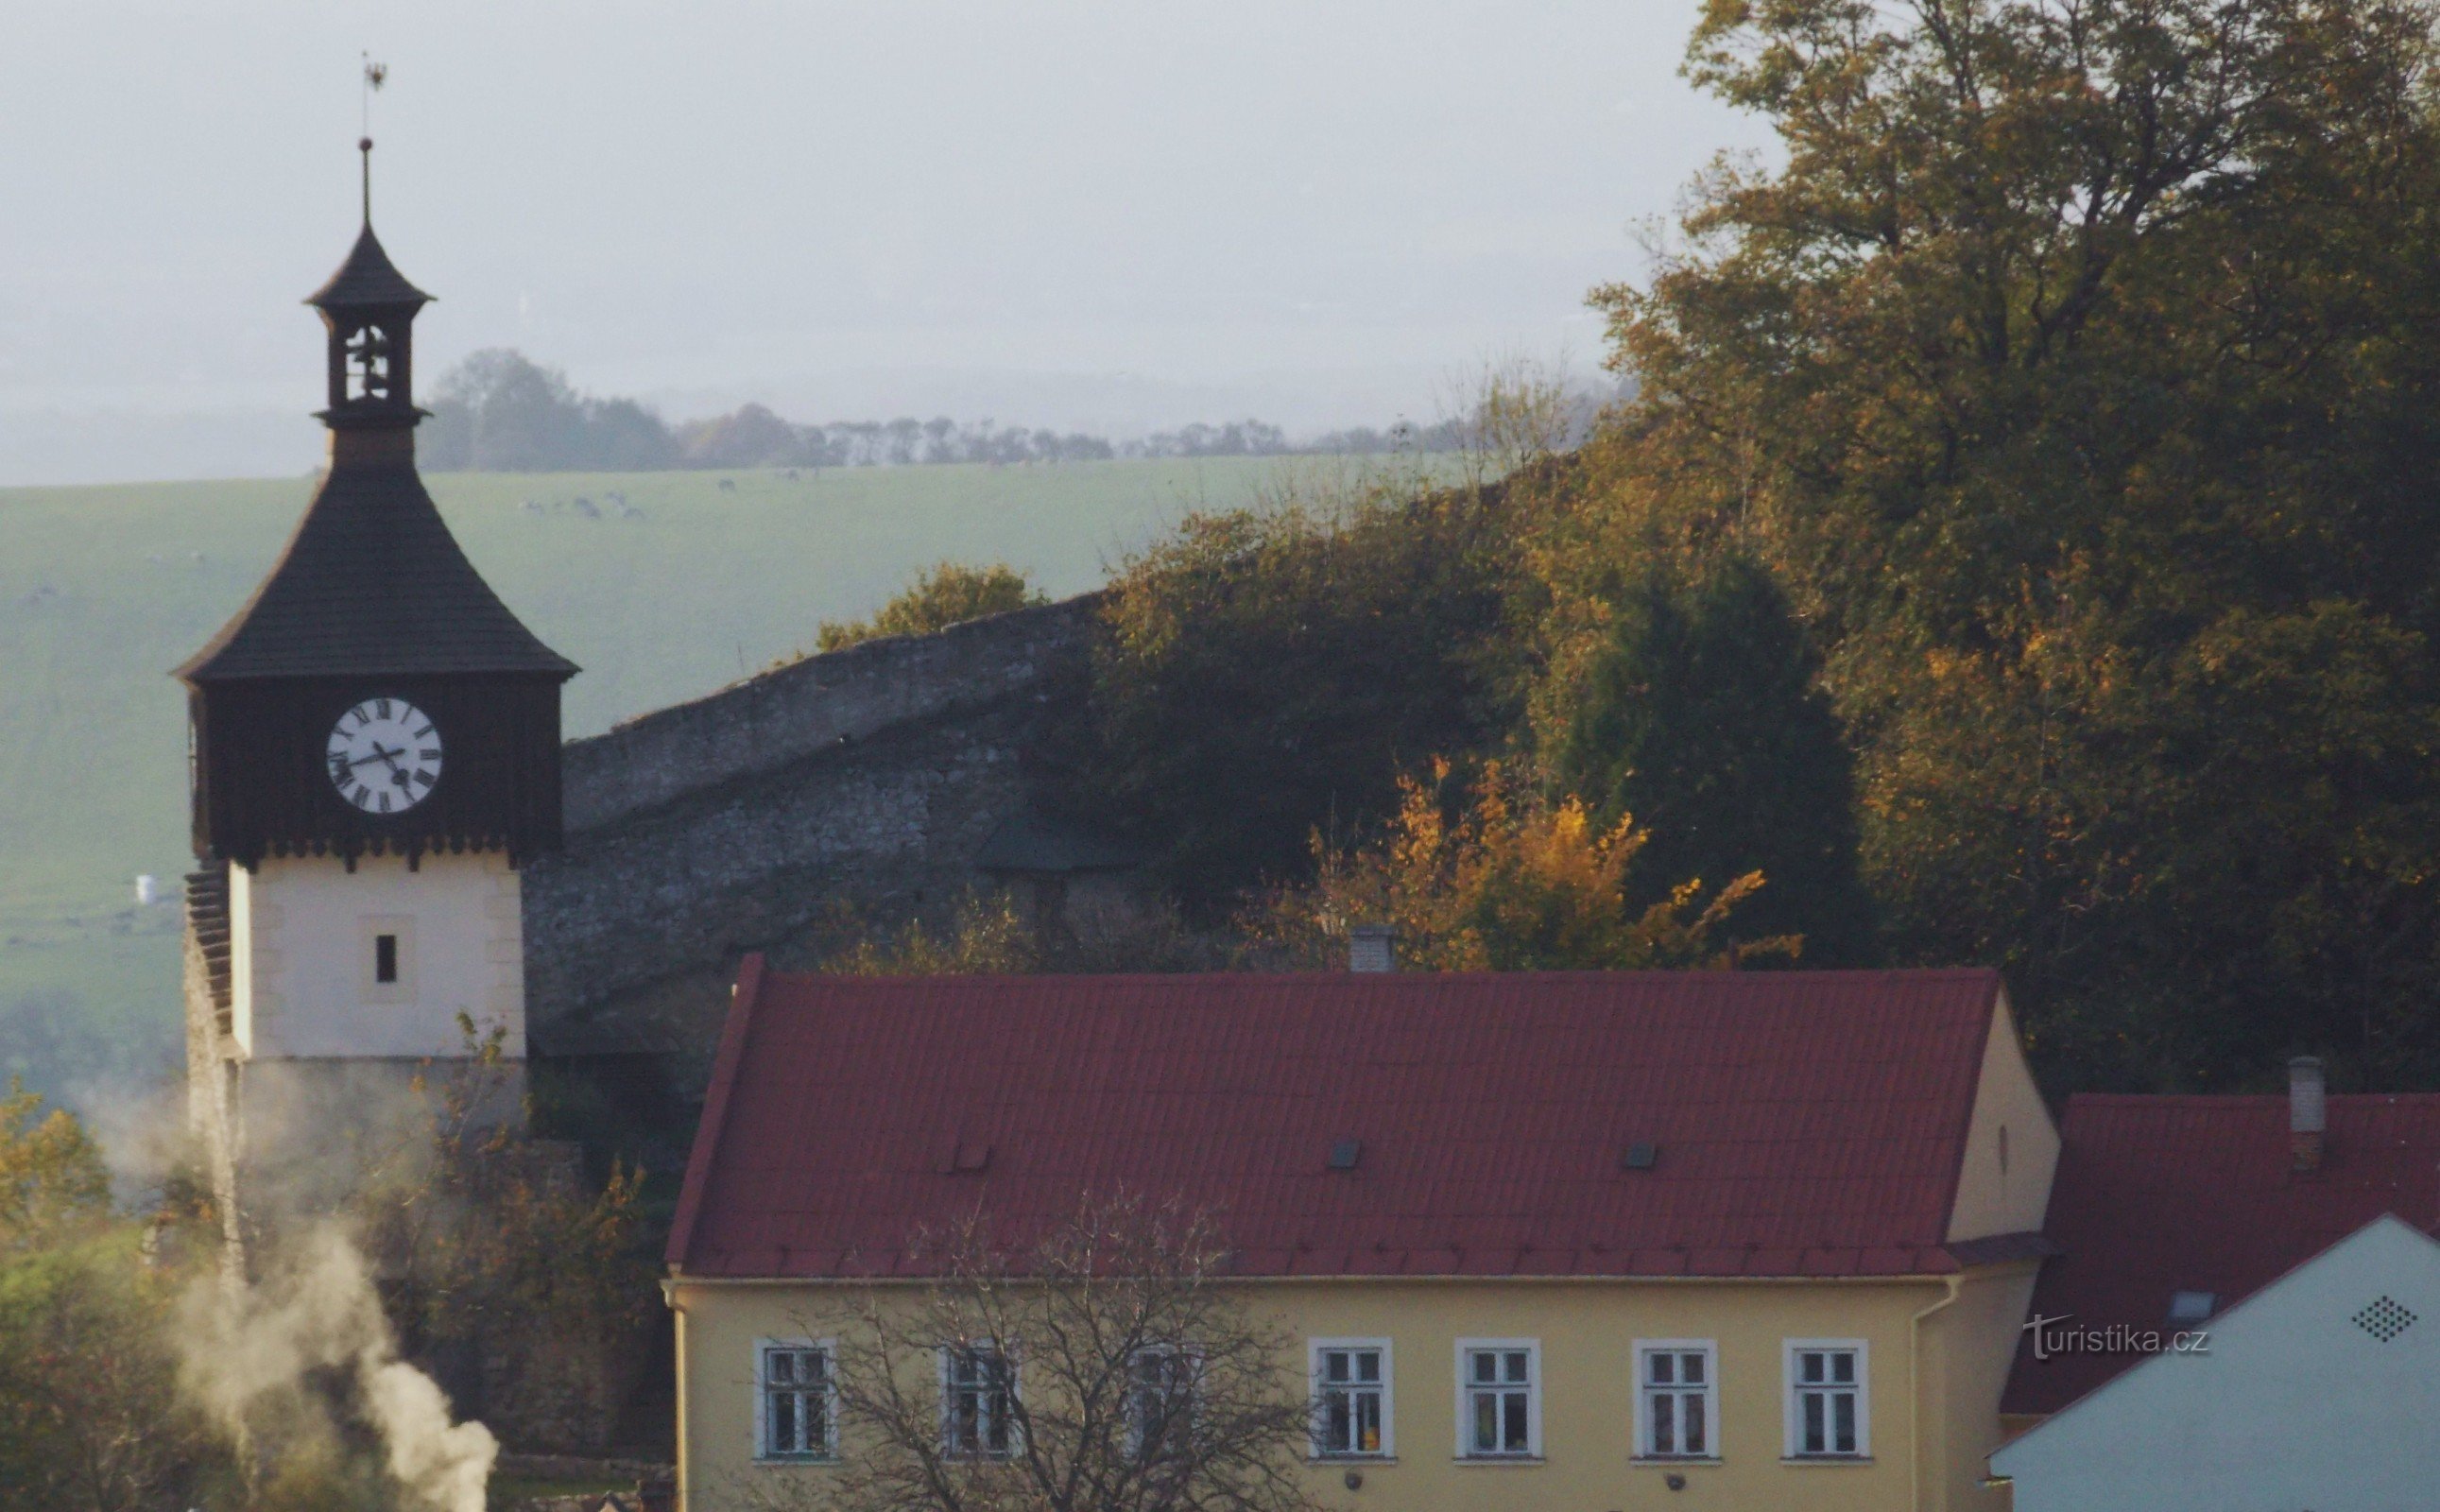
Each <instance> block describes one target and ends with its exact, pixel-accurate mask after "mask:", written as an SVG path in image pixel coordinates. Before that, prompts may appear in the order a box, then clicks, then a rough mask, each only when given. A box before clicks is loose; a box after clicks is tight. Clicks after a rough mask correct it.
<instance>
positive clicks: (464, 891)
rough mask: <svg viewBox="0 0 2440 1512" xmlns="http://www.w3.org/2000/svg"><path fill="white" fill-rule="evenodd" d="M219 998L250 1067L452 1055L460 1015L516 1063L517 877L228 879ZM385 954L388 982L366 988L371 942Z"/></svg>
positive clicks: (307, 869)
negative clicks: (390, 948) (392, 968)
mask: <svg viewBox="0 0 2440 1512" xmlns="http://www.w3.org/2000/svg"><path fill="white" fill-rule="evenodd" d="M229 923H230V936H231V938H230V948H231V961H230V988H231V996H232V999H233V1001H232V1007H233V1009H234V1017H235V1024H234V1028H235V1032H236V1038H237V1043H238V1047H239V1049H240V1051H241V1052H242V1053H243V1054H244V1055H245V1056H247V1057H248V1058H250V1059H272V1058H282V1057H298V1058H339V1057H391V1056H398V1057H422V1056H433V1055H444V1056H445V1055H459V1054H463V1053H465V1040H464V1036H463V1035H461V1033H460V1032H459V1030H458V1027H457V1016H458V1015H459V1014H461V1013H463V1014H466V1015H468V1016H470V1017H473V1018H474V1020H475V1024H476V1025H477V1026H478V1028H479V1029H482V1030H489V1029H490V1028H492V1027H493V1026H495V1025H497V1026H505V1027H506V1029H507V1030H508V1038H507V1043H506V1046H505V1047H504V1048H505V1050H506V1053H508V1054H510V1055H511V1056H517V1057H522V1056H523V1055H524V1054H525V1053H526V1023H525V943H524V929H523V924H522V917H521V911H520V892H519V886H518V876H517V873H515V872H514V871H512V870H511V869H510V867H509V865H508V862H507V859H506V858H505V857H504V856H501V855H495V854H487V855H427V856H425V857H423V858H422V864H421V865H420V866H419V867H417V868H415V869H413V870H410V869H409V868H408V866H407V864H406V862H405V860H404V858H403V857H399V856H366V857H363V858H360V859H359V860H358V861H357V862H356V866H355V870H353V871H352V872H350V870H349V869H348V868H347V865H346V863H344V862H342V861H340V860H338V859H336V858H335V857H323V856H305V857H296V858H266V859H265V860H264V861H262V863H261V864H260V865H259V866H257V867H256V868H255V869H254V870H253V871H251V872H249V871H247V870H246V869H244V868H242V867H233V868H231V869H230V888H229ZM385 933H386V934H394V935H396V936H398V941H399V968H400V969H399V980H398V981H396V982H393V983H381V982H376V981H374V980H373V939H374V937H375V936H376V935H379V934H385Z"/></svg>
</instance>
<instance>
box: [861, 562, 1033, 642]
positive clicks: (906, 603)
mask: <svg viewBox="0 0 2440 1512" xmlns="http://www.w3.org/2000/svg"><path fill="white" fill-rule="evenodd" d="M1037 603H1050V596H1049V595H1048V594H1044V593H1041V592H1038V591H1036V590H1034V589H1033V588H1032V587H1030V586H1028V585H1027V584H1026V581H1025V574H1024V573H1022V572H1019V571H1018V570H1016V569H1015V568H1014V567H1010V566H1009V565H1008V564H1007V563H1005V562H995V563H993V564H992V565H991V566H989V567H961V566H960V565H959V564H958V563H955V562H942V563H939V564H937V565H936V566H934V567H932V568H931V569H930V570H929V571H926V572H923V573H920V574H918V575H917V576H916V579H915V581H914V582H913V583H911V584H909V585H906V587H905V588H903V589H901V590H900V591H899V593H898V596H897V597H896V598H893V599H891V600H890V601H889V602H888V603H885V604H883V605H882V606H881V607H880V608H879V609H877V610H875V611H874V612H873V616H872V618H871V619H870V620H852V621H844V622H842V621H834V620H825V621H822V622H821V627H820V629H819V630H818V631H817V632H816V636H815V641H814V644H815V646H816V649H818V650H821V651H844V650H845V649H847V648H848V647H849V646H852V645H855V644H857V643H859V642H861V641H866V640H871V639H877V638H878V637H881V636H928V635H930V634H932V633H933V632H934V631H936V630H946V629H947V628H949V626H951V625H953V624H963V623H965V622H966V621H969V620H979V619H981V618H982V617H983V616H985V615H987V614H1006V613H1008V612H1009V611H1010V610H1012V609H1023V608H1028V607H1030V606H1032V605H1033V604H1037Z"/></svg>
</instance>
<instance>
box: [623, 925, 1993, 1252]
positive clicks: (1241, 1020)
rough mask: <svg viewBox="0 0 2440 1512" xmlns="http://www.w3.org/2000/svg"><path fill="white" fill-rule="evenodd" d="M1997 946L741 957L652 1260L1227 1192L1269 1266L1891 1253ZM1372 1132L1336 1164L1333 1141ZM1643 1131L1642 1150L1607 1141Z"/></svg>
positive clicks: (1249, 1248) (1927, 1195)
mask: <svg viewBox="0 0 2440 1512" xmlns="http://www.w3.org/2000/svg"><path fill="white" fill-rule="evenodd" d="M1999 989H2000V983H1999V979H1998V977H1997V976H1996V975H1994V974H1993V973H1990V972H1983V971H1924V972H1756V973H1724V972H1700V973H1660V972H1654V973H1609V974H1600V973H1566V974H1559V973H1553V974H1518V975H1503V976H1488V975H1486V976H1471V975H1467V976H1456V975H1452V976H1434V975H1422V974H1403V975H1383V976H1371V975H1353V974H1334V975H1327V976H1320V975H1316V976H1256V975H1249V974H1235V975H1220V976H1170V977H1064V978H1063V977H1001V978H984V977H964V978H895V979H891V978H842V977H796V976H781V975H779V974H776V973H769V972H766V971H764V970H763V965H762V963H761V961H760V959H759V958H757V959H754V960H749V961H748V962H747V963H746V967H745V972H744V974H743V975H742V977H741V979H740V981H739V984H738V992H737V1000H736V1006H735V1007H734V1008H733V1009H732V1011H731V1012H730V1015H729V1019H728V1025H727V1030H726V1032H725V1033H724V1035H723V1037H722V1041H721V1047H720V1054H719V1060H718V1062H717V1064H716V1066H715V1069H714V1071H713V1076H712V1086H711V1090H710V1096H709V1101H708V1103H707V1106H706V1107H705V1110H704V1118H703V1123H702V1126H701V1128H700V1129H699V1131H698V1132H697V1134H696V1140H695V1148H694V1155H693V1159H692V1161H691V1162H690V1164H689V1168H688V1171H687V1179H686V1187H685V1191H684V1194H683V1196H682V1197H681V1198H680V1201H679V1207H678V1215H677V1221H676V1225H675V1229H674V1232H673V1234H672V1236H671V1241H670V1249H669V1259H670V1262H671V1264H672V1265H673V1266H674V1267H677V1268H680V1269H682V1270H684V1271H685V1272H687V1273H690V1274H695V1275H709V1276H863V1275H902V1274H912V1273H920V1272H921V1270H922V1269H923V1262H922V1261H920V1260H916V1259H912V1258H910V1257H909V1254H908V1247H909V1241H910V1240H911V1239H913V1238H914V1237H916V1236H917V1235H918V1233H920V1232H921V1231H923V1230H924V1229H927V1228H929V1229H932V1230H935V1231H938V1230H940V1229H942V1228H944V1227H947V1226H949V1225H950V1224H952V1223H954V1222H955V1221H956V1220H957V1219H958V1218H959V1217H960V1215H966V1214H970V1213H972V1212H973V1211H975V1209H976V1207H977V1206H978V1204H979V1205H980V1206H981V1207H982V1208H983V1209H984V1211H986V1212H987V1213H988V1214H989V1215H991V1219H992V1221H993V1222H994V1224H995V1225H996V1227H997V1229H998V1232H999V1233H1000V1234H1001V1235H1002V1237H1003V1238H1004V1239H1006V1240H1007V1241H1008V1242H1010V1243H1012V1244H1021V1243H1023V1242H1025V1237H1026V1235H1027V1233H1029V1232H1030V1231H1032V1230H1034V1229H1038V1227H1039V1226H1041V1225H1043V1224H1046V1223H1050V1222H1054V1221H1056V1220H1058V1219H1059V1218H1061V1217H1064V1216H1066V1215H1069V1214H1072V1213H1073V1212H1074V1210H1075V1207H1076V1204H1077V1202H1078V1200H1079V1198H1080V1197H1081V1196H1082V1195H1084V1194H1085V1193H1087V1192H1117V1191H1121V1190H1123V1191H1132V1192H1139V1193H1144V1194H1147V1195H1153V1196H1157V1197H1171V1196H1178V1197H1183V1198H1184V1199H1186V1200H1187V1201H1189V1202H1190V1203H1192V1204H1194V1205H1196V1206H1201V1207H1206V1208H1210V1209H1212V1210H1214V1211H1215V1212H1216V1214H1217V1215H1218V1216H1219V1217H1220V1219H1221V1222H1222V1223H1223V1225H1224V1227H1225V1229H1226V1231H1227V1233H1229V1238H1230V1242H1231V1243H1232V1245H1233V1246H1234V1247H1235V1251H1234V1255H1235V1258H1234V1264H1235V1267H1236V1269H1238V1271H1239V1272H1240V1273H1246V1274H1259V1275H1272V1276H1283V1275H1346V1274H1355V1275H1372V1276H1393V1275H1708V1276H1744V1275H1807V1276H1811V1275H1858V1274H1861V1275H1874V1274H1881V1275H1907V1274H1922V1273H1927V1272H1944V1271H1952V1270H1955V1269H1957V1268H1958V1264H1959V1262H1958V1261H1957V1259H1956V1258H1954V1257H1953V1256H1952V1255H1951V1254H1950V1253H1949V1252H1948V1251H1947V1250H1946V1249H1945V1248H1944V1247H1943V1244H1942V1238H1943V1235H1944V1234H1945V1233H1947V1222H1948V1215H1949V1211H1950V1208H1951V1206H1952V1203H1953V1200H1954V1195H1955V1190H1956V1183H1957V1179H1958V1168H1959V1164H1960V1159H1961V1156H1962V1152H1963V1149H1964V1145H1965V1129H1966V1121H1967V1118H1968V1115H1969V1113H1970V1111H1971V1108H1972V1104H1973V1099H1974V1095H1975V1082H1976V1079H1977V1075H1978V1072H1979V1071H1980V1067H1981V1062H1982V1046H1983V1040H1984V1037H1985V1035H1986V1034H1987V1032H1988V1030H1989V1027H1990V1025H1991V1023H1992V1019H1993V1015H1994V1009H1995V1007H1996V1003H1997V999H1998V994H1999ZM1342 1139H1355V1140H1359V1141H1361V1142H1362V1147H1361V1156H1360V1159H1359V1160H1358V1161H1357V1164H1356V1167H1355V1169H1354V1170H1352V1171H1334V1170H1332V1169H1330V1168H1329V1156H1330V1150H1331V1146H1332V1144H1333V1143H1335V1142H1337V1141H1339V1140H1342ZM1647 1142H1648V1143H1653V1144H1655V1145H1657V1146H1658V1149H1659V1158H1658V1161H1657V1162H1656V1163H1655V1164H1654V1166H1653V1167H1652V1168H1651V1169H1649V1170H1628V1169H1624V1159H1623V1158H1624V1153H1625V1150H1626V1148H1627V1146H1628V1145H1629V1144H1632V1143H1647Z"/></svg>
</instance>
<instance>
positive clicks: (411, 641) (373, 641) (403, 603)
mask: <svg viewBox="0 0 2440 1512" xmlns="http://www.w3.org/2000/svg"><path fill="white" fill-rule="evenodd" d="M476 672H493V673H501V672H505V673H542V674H548V675H553V676H559V677H565V676H569V675H573V674H574V673H575V672H576V663H574V662H572V661H569V660H568V659H567V658H566V657H562V656H560V655H559V654H558V653H557V652H554V651H552V650H551V649H550V648H549V647H548V646H546V645H544V644H543V643H542V642H541V641H540V640H538V639H535V638H534V634H533V632H532V631H530V630H528V629H527V628H526V627H525V626H524V625H523V624H521V623H519V622H518V621H517V617H516V616H515V615H513V614H511V613H510V612H509V608H508V605H506V604H504V603H501V602H500V600H499V596H498V595H497V594H495V593H493V591H492V589H491V585H489V584H487V583H485V582H484V581H483V579H482V576H481V574H479V573H477V572H476V571H475V566H474V564H473V563H471V562H469V561H467V560H466V553H465V552H464V551H462V550H460V549H458V547H457V538H456V537H454V536H452V535H451V534H450V533H449V527H448V526H447V525H445V524H443V523H442V522H441V519H440V510H439V509H437V508H435V507H434V505H433V502H432V495H429V494H427V493H425V492H424V491H423V480H422V478H420V477H417V476H416V474H415V469H414V468H413V467H411V466H404V465H393V466H382V467H343V468H336V469H333V470H332V473H331V475H330V476H329V477H326V478H324V479H323V481H322V487H321V489H320V491H319V492H317V493H316V494H315V495H314V502H313V504H312V505H311V506H310V507H309V508H308V509H307V510H306V511H305V518H304V519H303V520H302V521H301V522H299V523H298V525H297V527H296V535H295V536H293V537H291V538H290V540H289V542H288V549H287V550H286V551H284V552H282V553H281V554H280V558H279V562H278V566H276V567H273V568H272V569H271V575H270V576H269V577H267V578H265V579H263V582H262V586H260V588H257V589H256V590H255V593H254V597H253V598H252V599H251V600H249V601H248V602H247V603H246V605H245V607H244V608H242V609H240V610H239V611H238V612H237V615H236V617H235V618H233V619H231V620H230V621H229V622H228V623H227V624H225V625H224V626H222V627H221V633H220V634H218V635H216V636H214V637H212V639H211V641H210V643H209V644H207V645H206V646H205V647H204V649H203V650H201V651H199V652H197V653H195V655H194V656H193V657H191V658H190V659H188V662H187V663H186V665H184V666H182V667H180V668H179V669H178V670H177V675H178V676H180V677H183V678H185V679H186V680H187V681H188V682H190V683H202V682H217V681H226V680H231V679H235V678H241V677H321V676H349V675H366V674H370V675H414V674H421V673H476Z"/></svg>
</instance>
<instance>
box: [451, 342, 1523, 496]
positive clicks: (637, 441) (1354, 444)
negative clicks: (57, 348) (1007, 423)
mask: <svg viewBox="0 0 2440 1512" xmlns="http://www.w3.org/2000/svg"><path fill="white" fill-rule="evenodd" d="M1474 429H1475V426H1474V425H1473V423H1470V422H1467V421H1459V420H1450V421H1443V422H1441V423H1437V424H1432V425H1411V424H1408V423H1403V422H1402V423H1398V424H1394V425H1391V426H1390V427H1388V428H1387V429H1381V430H1376V429H1374V428H1372V426H1369V425H1364V426H1357V427H1355V429H1352V430H1337V431H1332V432H1330V433H1329V434H1328V435H1325V436H1319V437H1315V438H1313V439H1311V440H1309V441H1289V440H1288V438H1287V434H1286V433H1285V432H1284V431H1283V430H1281V429H1280V427H1278V426H1277V425H1269V424H1265V423H1263V422H1261V421H1258V420H1243V421H1231V422H1229V423H1227V424H1223V425H1188V426H1186V427H1185V428H1183V429H1181V430H1174V431H1160V432H1157V433H1156V434H1154V435H1151V436H1147V437H1145V438H1143V439H1141V440H1139V441H1111V440H1109V439H1108V438H1106V437H1103V436H1089V435H1085V434H1084V433H1082V432H1079V431H1068V432H1067V433H1065V434H1062V433H1060V432H1058V431H1052V430H1028V429H1025V428H1023V427H1020V426H1012V427H1008V428H1005V429H1003V428H1001V427H1000V426H998V425H996V424H994V423H992V422H990V421H988V420H984V421H977V422H973V423H962V424H961V423H958V422H956V421H953V420H949V419H947V418H945V417H942V418H940V419H935V420H916V419H913V418H912V417H908V418H903V419H899V420H888V421H877V420H860V421H839V422H835V423H830V424H822V425H798V424H795V423H791V422H789V421H785V420H782V419H780V417H779V416H778V415H775V414H773V413H772V412H771V411H770V410H768V409H766V408H764V407H763V405H745V407H744V408H742V409H738V410H735V411H732V412H731V413H729V414H726V415H719V416H715V417H713V418H712V419H709V420H691V421H686V422H684V423H679V424H675V425H673V424H671V423H668V422H667V421H664V420H663V419H661V417H660V416H658V415H656V414H655V413H653V411H651V410H650V409H647V408H645V407H644V406H643V405H639V404H637V402H636V401H634V400H632V399H596V398H592V397H590V396H588V395H584V394H580V393H578V392H577V391H576V390H575V389H574V388H573V387H569V385H568V382H567V379H566V377H565V374H563V373H561V372H559V371H558V370H557V369H550V368H545V367H542V366H540V365H539V364H537V363H534V362H531V361H529V360H528V359H527V358H526V357H525V356H524V355H523V354H521V353H519V352H516V351H509V350H506V349H493V350H492V351H478V352H475V354H474V355H473V356H470V357H468V358H467V359H466V360H465V361H464V362H461V363H459V364H458V365H457V367H456V368H454V369H450V371H449V372H448V373H447V374H446V375H445V376H443V377H442V378H441V380H440V384H439V386H438V391H437V395H436V397H435V398H434V399H433V400H432V418H431V419H430V420H429V421H428V422H426V423H425V424H424V427H423V437H422V443H421V445H420V446H419V447H418V453H419V459H420V460H421V461H422V464H423V465H424V466H425V467H427V468H431V469H433V470H436V471H441V472H450V471H459V472H487V473H517V472H531V473H541V472H604V473H612V472H617V473H629V472H658V471H665V470H673V469H678V468H690V467H703V468H720V467H737V468H744V467H909V466H916V465H920V464H923V463H927V462H1092V461H1107V460H1110V459H1113V458H1121V457H1284V456H1294V455H1308V456H1373V455H1379V454H1382V453H1389V452H1453V451H1460V450H1463V449H1464V448H1465V447H1466V446H1467V445H1468V444H1469V442H1470V441H1471V439H1472V434H1473V431H1474Z"/></svg>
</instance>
